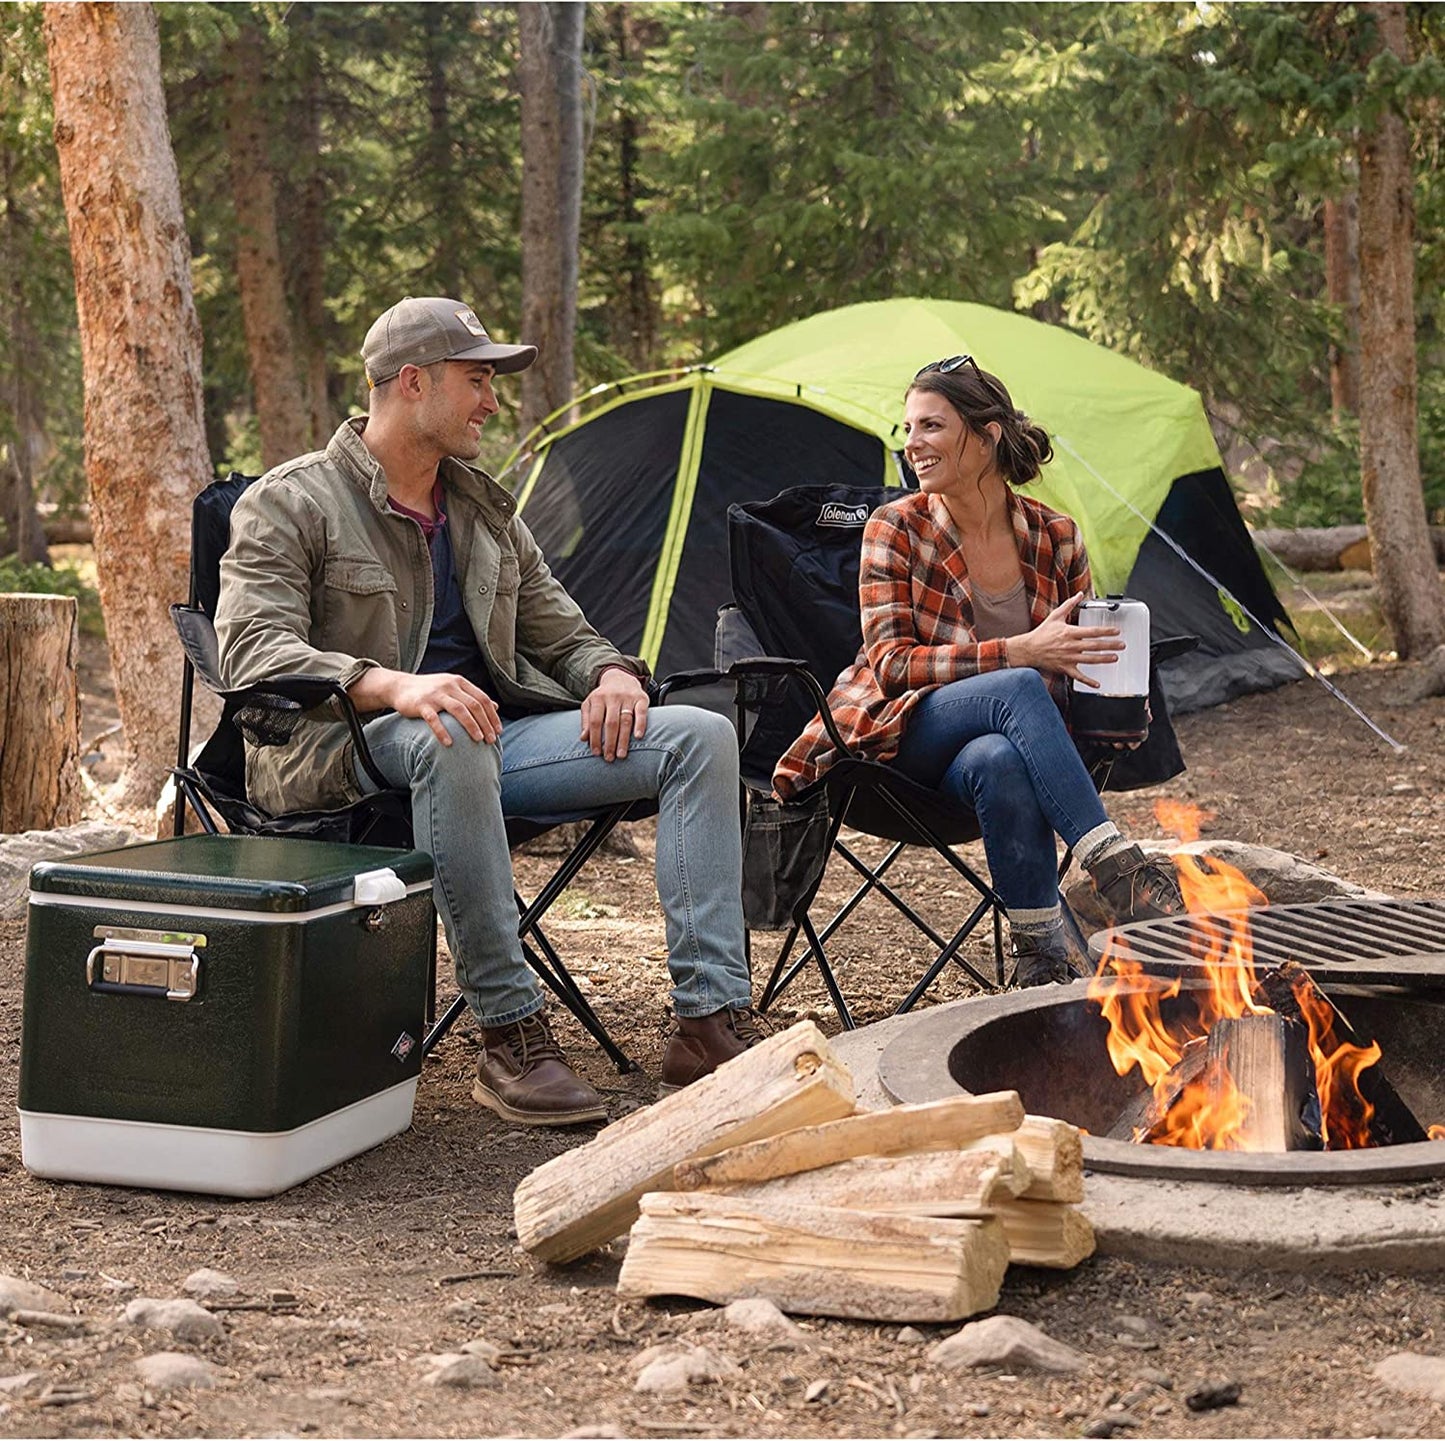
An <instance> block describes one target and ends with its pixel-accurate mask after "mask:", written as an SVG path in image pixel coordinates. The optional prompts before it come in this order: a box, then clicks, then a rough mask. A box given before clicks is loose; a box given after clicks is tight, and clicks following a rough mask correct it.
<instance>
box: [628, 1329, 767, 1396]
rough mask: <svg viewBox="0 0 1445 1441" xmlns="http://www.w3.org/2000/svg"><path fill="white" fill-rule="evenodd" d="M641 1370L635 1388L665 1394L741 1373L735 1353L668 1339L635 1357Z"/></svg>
mask: <svg viewBox="0 0 1445 1441" xmlns="http://www.w3.org/2000/svg"><path fill="white" fill-rule="evenodd" d="M631 1365H632V1368H633V1369H634V1370H635V1371H636V1372H637V1373H638V1375H637V1380H636V1381H635V1382H633V1386H632V1389H633V1390H634V1391H652V1392H655V1393H657V1394H658V1395H662V1396H670V1395H678V1394H680V1393H681V1392H684V1391H686V1390H687V1389H688V1388H689V1387H690V1386H692V1385H694V1384H695V1383H696V1384H706V1383H708V1382H712V1381H721V1380H723V1379H724V1378H725V1377H728V1376H736V1375H738V1374H739V1373H740V1369H741V1368H740V1367H739V1366H738V1364H737V1362H736V1361H734V1360H733V1359H732V1357H731V1356H724V1355H723V1354H722V1353H721V1352H719V1351H714V1350H713V1349H712V1348H711V1347H710V1346H678V1345H673V1344H670V1343H667V1342H664V1343H663V1344H662V1345H660V1346H649V1347H648V1348H647V1349H646V1350H645V1351H642V1352H640V1353H639V1354H638V1355H636V1356H634V1357H633V1358H632V1362H631Z"/></svg>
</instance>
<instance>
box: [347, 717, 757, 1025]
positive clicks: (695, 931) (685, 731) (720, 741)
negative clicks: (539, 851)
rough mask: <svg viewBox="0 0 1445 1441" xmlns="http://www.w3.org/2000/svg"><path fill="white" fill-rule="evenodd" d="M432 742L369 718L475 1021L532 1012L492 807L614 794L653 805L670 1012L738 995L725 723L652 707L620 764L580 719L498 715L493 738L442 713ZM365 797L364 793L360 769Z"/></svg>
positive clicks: (557, 810)
mask: <svg viewBox="0 0 1445 1441" xmlns="http://www.w3.org/2000/svg"><path fill="white" fill-rule="evenodd" d="M442 724H443V725H445V726H446V728H447V731H448V733H449V734H450V735H451V737H452V744H451V745H450V746H444V745H442V743H441V742H440V741H439V740H438V739H437V738H436V736H435V735H434V734H433V733H432V730H431V728H430V727H429V726H428V725H427V724H426V722H425V721H421V720H409V719H407V718H406V717H404V716H399V715H396V714H395V713H389V714H387V715H383V716H379V717H378V718H377V719H376V720H373V721H371V722H370V723H369V724H368V725H367V727H366V738H367V741H368V743H369V744H370V746H371V751H372V754H373V755H374V756H375V757H376V760H377V763H378V764H379V766H380V767H381V770H382V772H383V773H384V774H385V776H386V777H387V779H388V780H389V781H390V782H391V783H392V784H393V785H395V786H397V787H398V788H401V789H408V790H410V791H411V804H412V824H413V829H414V831H415V835H416V844H417V846H418V848H419V849H421V850H424V851H427V852H428V853H429V854H430V855H431V857H432V859H433V860H434V861H435V863H436V881H435V884H434V885H433V888H432V891H433V894H434V895H435V897H436V906H437V911H438V913H439V914H440V916H441V918H442V924H443V926H444V927H445V928H446V936H447V944H448V946H449V947H450V948H451V952H452V955H453V956H454V957H455V958H456V964H457V984H458V985H459V986H460V987H461V989H462V991H463V993H464V994H465V996H466V998H467V1001H468V1002H469V1004H470V1005H471V1007H472V1010H473V1011H474V1012H475V1014H476V1017H477V1019H478V1021H480V1023H481V1024H482V1025H485V1026H499V1025H505V1024H507V1023H508V1022H511V1021H516V1020H520V1019H521V1018H522V1017H523V1016H528V1015H531V1014H532V1013H533V1012H534V1011H538V1010H540V1009H541V1007H542V1005H543V996H542V993H541V990H540V989H539V988H538V985H537V981H536V978H535V977H534V976H533V975H532V972H531V971H530V970H529V969H528V967H527V964H526V962H525V960H524V959H523V957H522V947H521V943H520V941H519V940H518V938H517V907H516V902H515V901H514V900H513V894H512V862H511V856H510V855H509V853H508V850H507V837H506V830H505V826H504V823H503V819H502V818H503V816H504V815H513V816H566V815H568V814H575V813H576V812H579V811H586V810H589V809H592V808H594V807H598V806H610V805H614V804H616V803H617V802H619V801H630V800H654V799H655V800H657V802H658V816H657V891H658V896H659V898H660V900H661V901H662V909H663V912H664V915H665V918H666V930H667V952H668V962H667V963H668V969H669V970H670V971H671V973H672V982H673V990H672V1001H673V1009H674V1010H675V1011H676V1012H677V1014H678V1015H680V1016H706V1015H710V1014H711V1013H712V1012H714V1011H717V1010H720V1009H721V1008H722V1007H724V1006H747V1005H750V1004H751V996H752V983H751V979H750V977H749V975H748V968H747V962H746V959H745V953H744V949H743V934H744V931H743V910H742V841H741V837H740V835H739V828H738V819H737V816H738V761H737V738H736V736H735V734H734V731H733V728H732V725H731V724H730V723H729V722H728V721H727V720H725V719H724V718H723V717H721V716H718V715H714V714H713V713H712V712H710V711H704V710H699V709H697V708H696V707H694V706H684V705H674V706H657V707H655V708H653V709H652V710H651V711H649V713H648V717H647V734H646V735H645V736H644V737H643V738H642V739H641V740H634V741H632V742H631V745H630V748H629V750H628V752H627V755H626V757H625V758H624V759H621V760H614V761H605V760H603V759H602V758H601V757H600V756H595V755H593V754H592V752H591V751H590V750H589V749H588V747H587V744H586V742H584V741H581V740H579V739H578V735H579V734H580V732H581V729H582V723H581V720H580V718H579V715H578V712H577V711H575V710H569V711H551V712H548V713H546V714H542V715H529V716H522V717H519V718H518V719H516V720H509V721H504V722H503V724H502V738H501V740H500V742H499V743H498V744H496V745H487V744H485V743H483V742H481V741H474V740H472V739H471V737H470V736H468V735H467V734H466V732H465V731H464V730H463V729H462V728H461V726H460V725H459V724H457V723H456V722H455V721H454V720H453V719H452V717H451V716H449V715H443V716H442ZM357 778H358V780H359V781H360V783H361V785H362V787H363V788H364V789H365V790H366V791H367V792H368V793H369V792H372V791H375V790H376V789H377V787H376V786H375V785H374V784H373V783H372V782H371V781H370V780H369V779H368V778H367V777H366V776H365V774H364V773H363V772H361V771H360V768H359V767H358V768H357Z"/></svg>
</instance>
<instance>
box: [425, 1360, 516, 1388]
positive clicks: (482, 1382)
mask: <svg viewBox="0 0 1445 1441" xmlns="http://www.w3.org/2000/svg"><path fill="white" fill-rule="evenodd" d="M431 1362H432V1369H431V1370H430V1371H429V1372H428V1373H427V1374H426V1376H424V1377H423V1378H422V1379H423V1380H424V1381H425V1382H426V1384H427V1385H428V1386H455V1387H457V1388H459V1389H466V1388H469V1387H475V1386H495V1385H496V1384H497V1373H496V1372H495V1371H494V1370H492V1367H491V1365H490V1363H489V1362H488V1361H487V1358H486V1357H485V1356H465V1355H462V1354H460V1353H459V1352H455V1351H448V1352H444V1353H443V1354H442V1355H440V1356H433V1357H432V1358H431Z"/></svg>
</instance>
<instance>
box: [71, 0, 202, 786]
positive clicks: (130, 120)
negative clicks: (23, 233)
mask: <svg viewBox="0 0 1445 1441" xmlns="http://www.w3.org/2000/svg"><path fill="white" fill-rule="evenodd" d="M44 29H45V43H46V51H47V54H48V56H49V61H50V77H51V88H52V90H53V93H54V101H55V144H56V149H57V150H58V152H59V155H60V180H61V191H62V194H63V197H64V200H65V213H66V217H67V219H68V221H69V227H70V254H71V260H72V264H73V267H74V271H75V298H76V309H77V312H78V316H79V322H80V348H81V363H82V369H83V373H84V379H85V467H86V476H87V478H88V480H89V483H90V516H91V523H92V524H93V526H94V528H95V559H96V570H97V572H98V575H99V580H100V600H101V607H102V609H103V611H104V614H105V624H106V635H107V637H108V639H109V643H110V655H111V665H112V668H113V670H114V674H115V691H116V702H117V705H118V707H119V709H120V715H121V721H122V724H123V725H124V727H125V741H126V748H127V764H126V767H125V770H124V772H123V773H122V775H121V778H120V780H119V781H118V782H117V784H116V793H115V797H114V798H115V799H116V800H117V801H118V802H120V803H122V804H126V805H142V804H144V805H149V804H150V803H151V802H153V801H154V799H155V796H156V794H157V792H158V791H159V790H160V787H161V782H162V781H163V780H164V778H165V773H166V769H167V767H168V766H169V764H170V762H171V759H172V751H173V748H174V745H175V730H176V711H177V706H178V704H179V697H180V688H181V655H180V647H179V646H178V645H177V644H176V640H175V635H174V633H173V631H172V629H171V623H170V616H169V615H168V614H167V610H166V607H167V605H168V604H169V603H170V602H172V601H175V600H180V599H181V598H183V597H184V596H185V594H186V591H187V555H188V551H189V540H190V512H191V497H192V496H193V495H194V493H195V492H196V491H197V490H198V489H199V487H200V486H201V485H202V484H204V483H205V481H206V480H207V479H208V478H209V476H210V474H211V460H210V456H209V455H208V454H207V452H206V441H205V432H204V429H203V421H202V418H201V327H200V323H199V321H198V320H197V319H196V310H195V305H194V303H193V302H192V298H191V272H190V252H189V246H188V244H187V240H186V224H185V216H184V215H183V213H182V211H181V196H180V185H179V181H178V180H177V176H176V162H175V155H174V153H173V152H172V150H171V138H170V132H169V130H168V129H167V126H166V109H165V97H164V94H163V92H162V90H161V73H160V46H159V43H158V39H157V35H156V17H155V12H154V11H153V10H152V9H151V7H150V6H149V5H104V4H69V5H57V4H52V5H47V6H46V7H45V19H44Z"/></svg>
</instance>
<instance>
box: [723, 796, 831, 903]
mask: <svg viewBox="0 0 1445 1441" xmlns="http://www.w3.org/2000/svg"><path fill="white" fill-rule="evenodd" d="M827 845H828V797H827V795H826V793H825V792H823V791H821V790H820V791H819V792H818V793H817V794H816V795H814V796H811V797H809V798H808V799H806V800H803V801H795V802H789V803H788V804H786V805H784V804H782V803H780V802H778V801H776V800H773V799H772V798H771V797H769V796H756V795H755V796H752V797H750V798H749V802H748V819H747V825H746V827H745V828H744V830H743V918H744V920H745V921H746V922H747V924H748V927H749V928H750V929H752V930H760V931H776V930H783V929H785V928H786V927H787V926H790V925H791V924H792V919H793V907H794V906H795V905H797V904H798V902H799V901H801V900H802V899H803V898H804V897H805V896H806V895H807V894H808V892H809V891H810V890H811V889H812V887H813V885H814V883H815V882H816V881H817V879H818V877H819V876H820V875H821V874H822V871H823V865H824V863H825V862H826V860H827V858H828V853H827Z"/></svg>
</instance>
